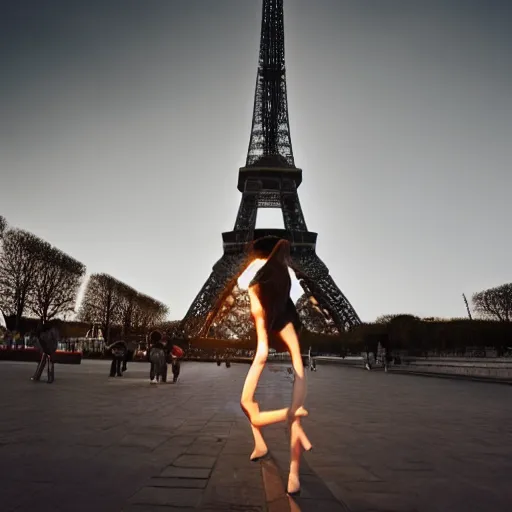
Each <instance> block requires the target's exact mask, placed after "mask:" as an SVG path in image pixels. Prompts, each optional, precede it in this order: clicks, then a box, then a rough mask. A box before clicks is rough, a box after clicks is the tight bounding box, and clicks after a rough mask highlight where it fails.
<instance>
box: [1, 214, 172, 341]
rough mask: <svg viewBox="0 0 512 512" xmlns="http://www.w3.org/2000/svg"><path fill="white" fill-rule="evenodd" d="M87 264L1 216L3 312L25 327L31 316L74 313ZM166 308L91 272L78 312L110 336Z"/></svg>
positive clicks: (155, 318)
mask: <svg viewBox="0 0 512 512" xmlns="http://www.w3.org/2000/svg"><path fill="white" fill-rule="evenodd" d="M85 273H86V267H85V265H84V264H83V263H81V262H79V261H77V260H76V259H74V258H72V257H71V256H69V255H68V254H66V253H64V252H62V251H61V250H59V249H58V248H57V247H54V246H52V245H51V244H50V243H48V242H46V241H44V240H42V239H41V238H38V237H37V236H35V235H33V234H32V233H29V232H27V231H24V230H21V229H17V228H12V227H9V226H8V225H7V222H6V220H5V218H4V217H2V216H0V313H2V314H3V316H4V318H5V319H7V318H8V317H10V318H13V319H14V325H15V329H16V330H20V327H21V325H22V318H23V317H24V316H29V317H33V318H37V319H39V320H41V321H42V322H43V324H44V323H47V322H49V321H51V320H54V319H56V318H63V317H66V315H68V314H71V313H74V312H75V311H76V308H77V299H78V292H79V290H80V287H81V285H82V284H83V281H84V278H85ZM167 313H168V310H167V307H166V306H165V305H164V304H162V303H161V302H159V301H157V300H156V299H153V298H151V297H148V296H147V295H144V294H142V293H140V292H138V291H136V290H134V289H133V288H131V287H130V286H128V285H127V284H125V283H122V282H121V281H118V280H116V279H115V278H113V277H111V276H109V275H107V274H93V275H92V276H90V278H89V280H88V283H87V287H86V290H85V295H84V298H83V301H82V303H81V306H80V309H79V312H78V316H79V318H80V319H81V320H83V321H86V322H90V323H95V324H98V325H100V326H101V328H102V329H103V333H104V336H105V339H106V340H107V341H108V340H109V334H110V331H111V327H112V326H117V327H121V330H122V332H123V333H125V334H126V335H127V334H129V333H131V332H143V331H144V330H147V329H149V328H151V326H152V325H154V324H156V323H159V322H162V321H163V320H165V318H166V316H167Z"/></svg>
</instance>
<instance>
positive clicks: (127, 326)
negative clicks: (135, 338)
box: [117, 283, 138, 336]
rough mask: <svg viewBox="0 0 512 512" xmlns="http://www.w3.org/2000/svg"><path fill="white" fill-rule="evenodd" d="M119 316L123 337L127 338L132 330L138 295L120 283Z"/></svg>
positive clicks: (118, 290) (118, 291)
mask: <svg viewBox="0 0 512 512" xmlns="http://www.w3.org/2000/svg"><path fill="white" fill-rule="evenodd" d="M117 293H118V295H119V297H118V299H119V316H120V322H121V325H122V328H123V335H124V336H127V335H129V334H130V332H131V331H132V330H133V327H134V326H133V321H134V311H135V307H136V301H137V296H138V293H137V291H136V290H134V289H133V288H132V287H130V286H128V285H126V284H124V283H121V286H119V287H118V289H117Z"/></svg>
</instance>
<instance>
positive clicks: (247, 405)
mask: <svg viewBox="0 0 512 512" xmlns="http://www.w3.org/2000/svg"><path fill="white" fill-rule="evenodd" d="M249 298H250V301H251V313H252V315H253V318H254V323H255V327H256V335H257V339H258V344H257V346H256V354H255V356H254V360H253V362H252V364H251V367H250V368H249V371H248V372H247V377H246V378H245V383H244V387H243V389H242V398H241V401H240V405H241V406H242V409H243V411H244V412H245V414H246V415H247V417H248V418H249V420H251V412H253V413H254V412H256V411H255V410H254V406H256V407H257V404H256V403H255V401H254V393H255V392H256V387H257V385H258V381H259V379H260V377H261V373H262V372H263V368H265V363H266V362H267V356H268V334H267V330H266V328H265V320H264V316H263V308H262V307H261V303H260V301H259V300H258V297H257V295H256V292H255V290H254V289H253V288H249ZM257 410H258V412H259V407H257ZM253 415H254V414H253ZM251 430H252V435H253V437H254V451H253V452H252V454H251V457H250V458H251V460H254V459H258V458H260V457H263V456H264V455H265V454H266V453H267V452H268V448H267V444H266V443H265V440H264V439H263V435H262V434H261V430H260V429H259V427H256V426H254V425H253V424H252V422H251Z"/></svg>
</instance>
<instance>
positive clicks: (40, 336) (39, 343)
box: [30, 322, 60, 384]
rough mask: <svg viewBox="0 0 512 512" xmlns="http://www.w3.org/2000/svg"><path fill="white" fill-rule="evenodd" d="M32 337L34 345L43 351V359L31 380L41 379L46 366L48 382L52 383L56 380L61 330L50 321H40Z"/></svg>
mask: <svg viewBox="0 0 512 512" xmlns="http://www.w3.org/2000/svg"><path fill="white" fill-rule="evenodd" d="M30 337H31V341H32V343H33V344H34V346H35V347H37V348H38V349H39V351H40V352H41V360H40V361H39V364H38V365H37V368H36V371H35V373H34V375H33V376H32V379H31V380H33V381H39V380H40V379H41V375H42V374H43V371H44V369H45V367H46V368H47V382H48V384H51V383H52V382H53V381H54V380H55V361H54V357H55V352H56V351H57V348H58V345H59V340H60V335H59V331H58V329H57V328H56V327H55V326H53V325H52V324H50V323H49V324H46V325H43V324H42V322H39V324H38V326H37V327H36V330H35V332H33V333H32V334H31V335H30Z"/></svg>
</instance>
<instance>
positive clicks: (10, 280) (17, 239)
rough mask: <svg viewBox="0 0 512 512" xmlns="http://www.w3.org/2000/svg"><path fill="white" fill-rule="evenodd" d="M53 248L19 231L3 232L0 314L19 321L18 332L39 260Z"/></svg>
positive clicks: (0, 259) (0, 257) (0, 256)
mask: <svg viewBox="0 0 512 512" xmlns="http://www.w3.org/2000/svg"><path fill="white" fill-rule="evenodd" d="M49 247H50V245H49V244H48V243H47V242H44V241H43V240H41V239H40V238H37V237H36V236H35V235H33V234H32V233H28V232H26V231H22V230H20V229H9V230H7V231H5V232H4V236H3V244H2V252H1V254H0V310H1V311H2V313H3V314H4V316H7V315H14V316H15V317H16V329H19V328H20V324H21V318H22V316H23V313H24V312H25V309H26V308H27V305H28V300H29V295H30V292H31V291H32V289H33V286H34V281H35V275H36V269H37V264H38V259H39V256H40V254H41V253H42V252H44V251H47V250H48V248H49Z"/></svg>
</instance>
